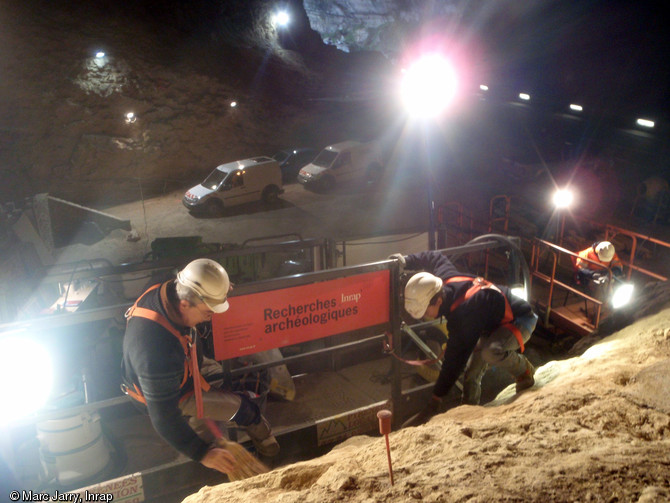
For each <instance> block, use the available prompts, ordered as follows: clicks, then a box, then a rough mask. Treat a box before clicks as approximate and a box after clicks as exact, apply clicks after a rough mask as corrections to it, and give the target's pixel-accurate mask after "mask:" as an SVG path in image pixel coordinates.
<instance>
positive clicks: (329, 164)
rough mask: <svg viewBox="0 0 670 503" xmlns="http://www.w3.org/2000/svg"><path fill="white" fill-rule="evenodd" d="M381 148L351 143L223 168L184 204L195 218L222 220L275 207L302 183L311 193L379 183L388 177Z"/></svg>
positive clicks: (286, 152) (190, 192) (285, 152)
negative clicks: (226, 211) (288, 187)
mask: <svg viewBox="0 0 670 503" xmlns="http://www.w3.org/2000/svg"><path fill="white" fill-rule="evenodd" d="M383 166H384V164H383V162H382V156H381V153H380V149H379V146H378V145H377V144H376V142H368V143H360V142H357V141H345V142H342V143H337V144H334V145H329V146H328V147H326V148H324V149H323V150H322V151H321V152H320V153H319V154H318V155H317V151H316V150H314V149H312V148H295V149H286V150H281V151H279V152H277V153H276V154H275V155H274V156H272V157H265V156H260V157H252V158H250V159H242V160H239V161H233V162H229V163H226V164H221V165H220V166H217V167H216V168H215V169H214V170H213V171H212V172H211V173H210V174H209V175H208V176H207V178H205V180H204V181H203V182H202V183H199V184H198V185H196V186H194V187H191V188H190V189H189V190H187V191H186V194H184V197H183V199H182V203H183V204H184V206H185V207H186V208H187V209H188V210H189V211H191V212H196V211H202V212H206V213H209V214H212V215H214V214H218V213H220V212H221V210H222V209H223V208H226V207H230V206H236V205H239V204H243V203H248V202H252V201H259V200H262V201H264V202H265V203H272V202H274V201H276V200H277V198H278V197H279V195H280V194H282V193H283V192H284V189H283V183H287V182H290V181H293V180H296V179H297V181H298V182H300V183H301V184H303V185H304V186H305V187H306V188H318V189H321V190H329V189H332V188H333V187H334V186H335V185H336V184H338V183H342V182H348V181H353V180H356V179H359V178H362V179H363V180H364V181H365V182H366V183H371V182H376V181H377V180H378V179H379V178H380V177H381V175H382V173H383Z"/></svg>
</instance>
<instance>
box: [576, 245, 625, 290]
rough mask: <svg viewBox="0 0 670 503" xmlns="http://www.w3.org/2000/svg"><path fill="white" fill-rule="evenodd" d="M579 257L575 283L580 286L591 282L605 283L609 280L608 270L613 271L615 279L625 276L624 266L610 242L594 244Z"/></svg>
mask: <svg viewBox="0 0 670 503" xmlns="http://www.w3.org/2000/svg"><path fill="white" fill-rule="evenodd" d="M578 255H579V256H578V257H577V259H576V260H575V281H576V283H577V284H578V285H587V284H588V282H589V281H593V282H594V283H596V284H601V283H604V282H605V281H606V279H607V269H609V270H611V271H612V275H613V276H614V277H615V278H620V277H622V276H623V264H622V263H621V260H619V257H618V255H617V254H616V251H615V250H614V245H613V244H612V243H610V242H609V241H598V242H596V243H593V245H591V246H589V247H588V248H586V249H585V250H582V251H580V252H579V253H578ZM585 259H586V260H585ZM589 260H592V261H593V262H595V264H594V263H592V262H589ZM597 264H600V266H602V267H600V266H598V265H597Z"/></svg>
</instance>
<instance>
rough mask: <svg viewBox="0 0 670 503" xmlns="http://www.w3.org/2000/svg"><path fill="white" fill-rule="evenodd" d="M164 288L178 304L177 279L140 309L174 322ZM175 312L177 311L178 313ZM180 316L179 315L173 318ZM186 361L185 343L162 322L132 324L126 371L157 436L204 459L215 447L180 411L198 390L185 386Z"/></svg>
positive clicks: (128, 332)
mask: <svg viewBox="0 0 670 503" xmlns="http://www.w3.org/2000/svg"><path fill="white" fill-rule="evenodd" d="M164 287H165V290H164V291H165V294H164V295H167V298H168V299H170V300H171V302H172V303H174V302H176V292H175V286H174V281H170V282H168V283H166V284H165V283H164V284H163V285H162V286H161V288H157V289H155V290H152V291H151V292H149V293H147V294H146V295H145V296H144V297H142V299H140V301H139V303H138V305H139V306H140V307H144V308H147V309H151V310H153V311H157V312H158V313H160V314H161V315H163V316H165V317H166V318H167V319H168V320H170V316H168V313H167V312H166V306H165V305H164V304H163V302H162V301H161V295H160V291H161V290H163V289H164ZM167 304H170V302H167ZM171 312H173V313H174V311H172V310H171ZM174 317H175V315H174V314H173V315H172V319H174ZM173 325H174V326H175V328H176V329H177V330H178V331H179V332H180V333H182V334H188V333H189V330H190V329H189V328H188V327H183V326H180V325H177V324H175V323H173ZM195 339H196V341H197V342H196V343H197V344H198V357H199V359H201V358H202V356H201V355H202V347H201V345H200V340H199V337H195ZM185 359H186V358H185V356H184V349H183V348H182V345H181V343H180V342H179V339H177V337H175V336H174V334H171V333H170V332H168V331H167V330H165V329H164V328H163V327H161V326H160V325H159V324H158V323H156V322H154V321H151V320H148V319H146V318H140V317H139V316H134V317H131V318H130V319H129V320H128V324H127V327H126V334H125V336H124V338H123V368H124V378H125V379H126V382H127V384H137V385H138V386H139V388H140V390H141V391H142V394H143V395H144V398H145V399H146V401H147V411H148V413H149V417H150V418H151V424H152V425H153V427H154V429H155V430H156V432H158V434H159V435H160V436H161V437H162V438H163V439H164V440H165V441H166V442H167V443H169V444H170V445H171V446H172V447H174V448H175V449H177V450H178V451H179V452H181V453H182V454H184V455H186V456H188V457H189V458H191V459H193V460H195V461H200V460H201V459H202V457H203V456H204V455H205V453H206V452H207V450H208V448H209V445H208V444H206V443H205V442H204V441H203V440H201V439H200V437H198V435H197V434H196V433H195V432H194V431H193V429H192V428H191V427H190V426H189V424H188V420H187V418H186V417H185V416H183V415H182V412H181V410H180V409H179V399H180V398H181V397H182V396H184V395H185V394H186V393H188V392H191V391H193V380H192V379H191V378H190V377H189V378H188V381H187V382H186V384H185V385H184V387H183V388H180V384H181V382H182V380H183V378H184V362H185Z"/></svg>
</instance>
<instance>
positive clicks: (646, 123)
mask: <svg viewBox="0 0 670 503" xmlns="http://www.w3.org/2000/svg"><path fill="white" fill-rule="evenodd" d="M635 123H636V124H637V125H638V126H642V127H646V128H648V129H651V128H653V127H654V126H655V124H654V121H652V120H649V119H638V120H636V121H635Z"/></svg>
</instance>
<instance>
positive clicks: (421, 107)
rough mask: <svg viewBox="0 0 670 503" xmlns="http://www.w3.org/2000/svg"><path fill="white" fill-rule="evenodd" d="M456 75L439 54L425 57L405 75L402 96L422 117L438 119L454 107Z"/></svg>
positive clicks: (413, 110)
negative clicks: (452, 105) (438, 116)
mask: <svg viewBox="0 0 670 503" xmlns="http://www.w3.org/2000/svg"><path fill="white" fill-rule="evenodd" d="M457 85H458V83H457V80H456V73H455V72H454V69H453V67H452V66H451V64H450V63H449V61H447V60H446V59H445V58H443V57H442V56H440V55H439V54H430V55H425V56H423V57H422V58H420V59H419V60H417V61H416V62H414V63H413V64H412V65H411V66H410V67H409V68H408V69H407V71H406V72H404V75H403V80H402V83H401V87H400V90H401V95H402V99H403V102H404V104H405V107H406V108H407V110H408V111H409V112H410V113H411V114H412V115H416V116H420V117H435V116H437V115H439V114H440V113H442V112H443V111H444V110H445V109H446V108H447V107H448V106H449V104H450V103H451V101H452V100H453V98H454V95H455V94H456V88H457Z"/></svg>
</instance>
